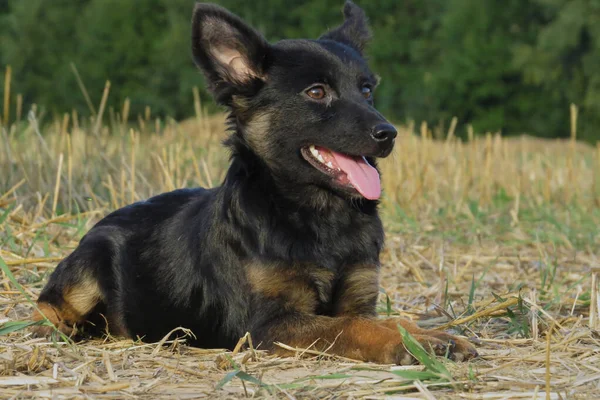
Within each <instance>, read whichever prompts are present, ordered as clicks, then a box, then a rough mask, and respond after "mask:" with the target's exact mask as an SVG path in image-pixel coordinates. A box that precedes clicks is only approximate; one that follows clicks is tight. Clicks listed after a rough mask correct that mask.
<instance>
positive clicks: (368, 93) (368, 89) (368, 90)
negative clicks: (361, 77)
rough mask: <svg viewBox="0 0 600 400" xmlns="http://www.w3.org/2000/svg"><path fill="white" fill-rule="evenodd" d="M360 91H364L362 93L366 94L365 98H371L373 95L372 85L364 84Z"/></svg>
mask: <svg viewBox="0 0 600 400" xmlns="http://www.w3.org/2000/svg"><path fill="white" fill-rule="evenodd" d="M360 91H361V92H362V95H363V96H364V98H365V99H367V100H369V99H370V98H371V97H373V89H371V87H369V86H363V87H362V88H361V89H360Z"/></svg>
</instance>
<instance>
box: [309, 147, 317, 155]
mask: <svg viewBox="0 0 600 400" xmlns="http://www.w3.org/2000/svg"><path fill="white" fill-rule="evenodd" d="M310 152H311V153H312V155H313V156H315V157H317V156H318V155H319V150H317V149H315V146H310Z"/></svg>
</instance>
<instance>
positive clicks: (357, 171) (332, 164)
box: [300, 146, 381, 200]
mask: <svg viewBox="0 0 600 400" xmlns="http://www.w3.org/2000/svg"><path fill="white" fill-rule="evenodd" d="M300 153H301V154H302V157H304V159H305V160H306V161H308V162H309V163H310V164H311V165H312V166H313V167H315V168H316V169H318V170H319V171H321V172H323V173H324V174H327V175H329V176H330V177H331V178H333V180H334V181H335V182H336V183H337V184H339V185H341V186H344V187H346V188H351V189H354V190H356V191H357V192H359V193H360V194H361V195H362V196H363V197H364V198H366V199H369V200H377V199H378V198H379V196H381V181H380V179H379V172H377V170H376V169H375V167H373V166H372V165H371V164H369V162H368V161H367V159H366V158H365V157H363V156H350V155H347V154H342V153H338V152H335V151H333V150H329V149H326V148H324V147H318V146H308V147H303V148H302V149H301V150H300Z"/></svg>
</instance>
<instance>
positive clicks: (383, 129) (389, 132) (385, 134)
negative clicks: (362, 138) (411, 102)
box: [371, 124, 398, 142]
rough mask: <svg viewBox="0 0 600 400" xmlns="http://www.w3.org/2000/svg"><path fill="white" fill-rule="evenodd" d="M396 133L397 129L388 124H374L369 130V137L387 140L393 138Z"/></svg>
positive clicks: (381, 140) (379, 140)
mask: <svg viewBox="0 0 600 400" xmlns="http://www.w3.org/2000/svg"><path fill="white" fill-rule="evenodd" d="M397 135H398V131H397V130H396V128H394V127H393V126H392V125H390V124H379V125H375V128H373V131H372V132H371V137H372V138H373V139H375V140H376V141H378V142H387V141H391V140H394V139H395V138H396V136H397Z"/></svg>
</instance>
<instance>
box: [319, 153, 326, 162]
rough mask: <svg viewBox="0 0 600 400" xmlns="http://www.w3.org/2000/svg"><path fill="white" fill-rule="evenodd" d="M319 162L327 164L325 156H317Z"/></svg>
mask: <svg viewBox="0 0 600 400" xmlns="http://www.w3.org/2000/svg"><path fill="white" fill-rule="evenodd" d="M317 160H319V161H321V162H322V163H325V160H324V159H323V156H322V155H320V154H319V155H318V156H317Z"/></svg>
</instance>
